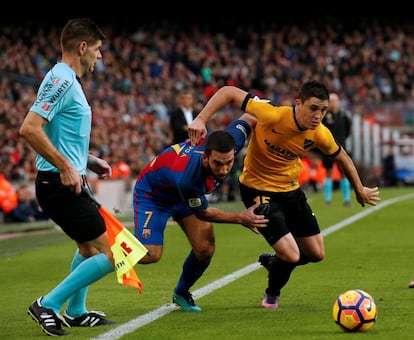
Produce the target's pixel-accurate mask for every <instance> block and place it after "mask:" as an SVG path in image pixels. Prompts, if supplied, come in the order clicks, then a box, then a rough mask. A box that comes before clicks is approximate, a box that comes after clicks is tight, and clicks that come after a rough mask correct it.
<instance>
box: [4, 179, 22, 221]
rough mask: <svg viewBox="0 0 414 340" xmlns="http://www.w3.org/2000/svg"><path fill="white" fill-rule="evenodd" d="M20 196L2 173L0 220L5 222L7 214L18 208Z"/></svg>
mask: <svg viewBox="0 0 414 340" xmlns="http://www.w3.org/2000/svg"><path fill="white" fill-rule="evenodd" d="M17 204H18V198H17V193H16V190H15V189H14V187H13V185H12V184H11V182H9V181H8V180H7V179H6V177H5V176H4V174H2V173H0V213H1V218H0V222H1V223H2V222H5V221H6V217H7V215H8V214H9V213H10V212H12V211H13V210H14V209H16V207H17Z"/></svg>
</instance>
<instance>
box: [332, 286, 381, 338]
mask: <svg viewBox="0 0 414 340" xmlns="http://www.w3.org/2000/svg"><path fill="white" fill-rule="evenodd" d="M332 312H333V313H332V316H333V319H334V321H335V323H336V324H337V325H338V326H339V328H340V329H341V330H342V331H344V332H365V331H368V330H370V329H372V327H374V324H375V321H376V319H377V316H378V311H377V305H376V303H375V300H374V298H373V297H372V296H371V295H370V294H368V293H367V292H365V291H363V290H361V289H350V290H347V291H345V292H343V293H341V294H340V295H339V296H338V298H337V299H336V300H335V302H334V304H333V310H332Z"/></svg>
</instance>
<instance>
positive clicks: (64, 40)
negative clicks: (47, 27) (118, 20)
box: [60, 18, 106, 51]
mask: <svg viewBox="0 0 414 340" xmlns="http://www.w3.org/2000/svg"><path fill="white" fill-rule="evenodd" d="M105 38H106V36H105V34H104V33H103V31H102V30H101V29H100V28H99V27H98V25H97V24H96V23H95V22H94V21H93V20H92V19H89V18H79V19H71V20H69V21H68V22H67V23H66V25H65V26H64V27H63V30H62V34H61V36H60V46H61V48H62V51H64V50H68V51H72V50H75V49H76V48H77V46H78V44H79V43H80V42H81V41H86V43H87V44H90V45H93V44H95V43H96V42H98V41H99V40H104V39H105Z"/></svg>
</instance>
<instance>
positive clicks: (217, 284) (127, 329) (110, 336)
mask: <svg viewBox="0 0 414 340" xmlns="http://www.w3.org/2000/svg"><path fill="white" fill-rule="evenodd" d="M410 198H414V194H407V195H404V196H399V197H395V198H392V199H389V200H387V201H384V202H381V203H379V204H378V205H377V206H375V207H369V208H367V209H366V210H364V211H362V212H360V213H358V214H355V215H353V216H351V217H349V218H346V219H345V220H343V221H341V222H339V223H336V224H334V225H332V226H330V227H328V228H325V229H324V230H322V235H324V236H326V235H329V234H331V233H333V232H335V231H337V230H339V229H342V228H344V227H346V226H347V225H349V224H351V223H353V222H355V221H357V220H359V219H361V218H363V217H365V216H367V215H369V214H371V213H373V212H375V211H378V210H381V209H382V208H385V207H386V206H388V205H391V204H394V203H397V202H400V201H403V200H407V199H410ZM260 267H261V266H260V264H259V263H258V262H255V263H253V264H250V265H248V266H246V267H244V268H242V269H239V270H237V271H235V272H233V273H231V274H229V275H226V276H224V277H222V278H220V279H218V280H216V281H213V282H212V283H209V284H208V285H206V286H204V287H201V288H200V289H197V290H195V291H194V292H193V293H192V295H193V296H194V298H196V299H198V298H201V297H203V296H204V295H207V294H209V293H211V292H213V291H215V290H216V289H219V288H221V287H224V286H225V285H227V284H229V283H231V282H233V281H235V280H237V279H239V278H240V277H242V276H245V275H247V274H250V273H251V272H253V271H255V270H257V269H259V268H260ZM178 308H179V307H178V306H176V305H175V304H173V303H167V304H165V305H163V306H161V307H159V308H157V309H154V310H152V311H150V312H148V313H146V314H143V315H140V316H138V317H137V318H135V319H132V320H130V321H128V322H126V323H124V324H122V325H119V326H118V327H116V328H114V329H111V330H110V331H108V332H105V333H103V334H101V335H99V336H97V337H95V338H91V339H90V340H116V339H120V338H121V337H122V336H124V335H126V334H129V333H132V332H134V331H135V330H137V329H138V328H140V327H142V326H145V325H146V324H148V323H150V322H152V321H155V320H157V319H159V318H161V317H163V316H164V315H167V314H169V313H171V312H172V311H174V310H176V309H178Z"/></svg>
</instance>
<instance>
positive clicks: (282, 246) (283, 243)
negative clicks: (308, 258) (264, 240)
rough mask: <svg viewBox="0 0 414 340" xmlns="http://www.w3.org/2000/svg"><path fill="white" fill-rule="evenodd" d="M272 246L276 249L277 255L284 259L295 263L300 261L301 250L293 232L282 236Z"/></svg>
mask: <svg viewBox="0 0 414 340" xmlns="http://www.w3.org/2000/svg"><path fill="white" fill-rule="evenodd" d="M272 248H273V249H274V250H275V251H276V254H277V257H278V258H280V259H281V260H283V261H286V262H291V263H295V262H298V261H299V258H300V251H299V247H298V244H297V243H296V240H295V238H294V237H293V235H292V234H291V233H288V234H286V235H284V236H282V237H281V238H280V239H279V240H278V241H277V242H276V243H275V244H273V245H272Z"/></svg>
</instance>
